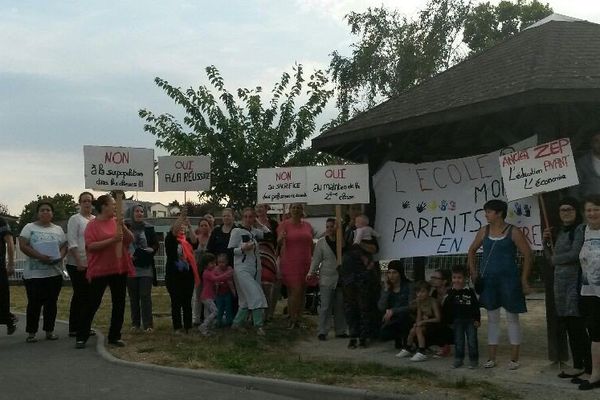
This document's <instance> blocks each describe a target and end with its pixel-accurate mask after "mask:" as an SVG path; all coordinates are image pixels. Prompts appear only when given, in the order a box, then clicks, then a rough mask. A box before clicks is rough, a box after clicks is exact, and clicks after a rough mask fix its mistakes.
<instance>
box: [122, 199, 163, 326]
mask: <svg viewBox="0 0 600 400" xmlns="http://www.w3.org/2000/svg"><path fill="white" fill-rule="evenodd" d="M127 214H128V218H127V219H126V221H127V223H128V227H129V229H130V230H131V232H132V233H133V237H134V240H133V242H132V243H131V245H130V253H131V256H132V259H133V265H134V266H135V277H130V278H127V292H128V294H129V303H130V308H131V329H132V331H133V332H138V331H139V330H140V329H143V330H144V331H145V332H147V333H151V332H152V331H153V329H154V322H153V319H152V285H154V284H156V281H155V277H156V266H155V265H154V253H156V251H158V239H157V238H156V232H155V231H154V227H153V226H152V225H150V224H148V223H146V222H145V221H144V206H143V205H141V204H134V205H133V206H132V207H131V208H130V209H129V210H127Z"/></svg>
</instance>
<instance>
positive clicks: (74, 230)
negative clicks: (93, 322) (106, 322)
mask: <svg viewBox="0 0 600 400" xmlns="http://www.w3.org/2000/svg"><path fill="white" fill-rule="evenodd" d="M92 201H94V195H93V194H91V193H90V192H83V193H81V194H80V195H79V212H78V213H77V214H75V215H72V216H71V217H70V218H69V222H68V223H67V239H68V241H69V253H68V254H67V272H68V273H69V279H70V280H71V286H72V287H73V296H72V297H71V305H70V308H69V336H70V337H75V336H77V331H78V330H79V325H80V324H81V323H82V322H83V319H84V318H85V312H86V309H87V304H88V301H89V285H90V284H89V282H88V280H87V279H86V277H85V274H86V271H87V257H86V255H85V237H84V233H85V228H86V227H87V224H88V223H89V222H90V221H91V220H93V219H94V218H96V217H95V216H94V215H93V214H92ZM91 333H92V334H95V332H91Z"/></svg>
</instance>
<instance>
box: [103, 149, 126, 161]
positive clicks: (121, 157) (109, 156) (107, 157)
mask: <svg viewBox="0 0 600 400" xmlns="http://www.w3.org/2000/svg"><path fill="white" fill-rule="evenodd" d="M104 162H105V163H108V164H129V152H128V151H123V152H115V153H113V152H112V151H107V152H106V153H105V154H104Z"/></svg>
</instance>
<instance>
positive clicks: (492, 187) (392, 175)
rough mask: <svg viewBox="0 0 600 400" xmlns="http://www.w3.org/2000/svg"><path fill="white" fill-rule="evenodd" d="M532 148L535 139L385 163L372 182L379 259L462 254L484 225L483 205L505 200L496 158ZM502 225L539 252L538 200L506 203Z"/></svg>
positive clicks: (540, 236) (540, 239)
mask: <svg viewBox="0 0 600 400" xmlns="http://www.w3.org/2000/svg"><path fill="white" fill-rule="evenodd" d="M533 144H535V137H532V138H530V139H528V140H525V141H523V142H520V143H518V144H515V145H514V146H512V147H511V148H510V149H502V150H498V151H496V152H492V153H489V154H482V155H476V156H471V157H464V158H460V159H455V160H444V161H436V162H429V163H422V164H407V163H397V162H387V163H386V164H384V166H383V167H382V168H381V170H379V171H378V172H377V174H375V175H374V177H373V188H374V191H375V197H376V200H377V204H376V206H377V216H376V220H375V228H376V229H377V231H379V233H380V234H381V240H380V242H379V246H380V251H379V257H380V258H381V259H395V258H403V257H416V256H430V255H448V254H464V253H466V252H467V250H468V248H469V245H470V244H471V242H472V241H473V239H474V238H475V235H476V233H477V231H478V230H479V229H480V228H481V227H483V226H485V225H486V224H487V221H486V219H485V212H484V210H483V205H484V204H485V202H487V201H488V200H491V199H501V200H506V194H505V189H504V186H503V184H502V176H501V173H500V165H499V164H498V157H499V156H500V155H501V154H505V153H507V152H510V153H512V152H514V151H515V150H516V149H524V148H527V147H529V146H532V145H533ZM506 220H507V222H509V223H511V224H514V225H516V226H518V227H519V228H520V229H521V230H522V231H523V233H524V234H525V236H526V238H527V240H528V242H529V244H530V245H531V247H532V248H533V249H541V248H542V246H541V242H542V235H541V227H540V215H539V208H538V203H537V201H536V200H535V199H534V198H532V197H527V198H524V199H522V200H519V201H517V202H511V203H509V208H508V215H507V219H506Z"/></svg>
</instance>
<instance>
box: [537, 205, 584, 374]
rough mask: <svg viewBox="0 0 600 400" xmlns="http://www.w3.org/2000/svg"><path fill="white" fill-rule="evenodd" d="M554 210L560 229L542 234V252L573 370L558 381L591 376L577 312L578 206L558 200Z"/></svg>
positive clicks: (580, 228) (580, 230)
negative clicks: (551, 276) (550, 270)
mask: <svg viewBox="0 0 600 400" xmlns="http://www.w3.org/2000/svg"><path fill="white" fill-rule="evenodd" d="M558 206H559V208H558V211H559V218H560V221H561V227H560V229H559V230H558V231H557V232H554V233H553V232H552V229H551V228H550V227H547V228H546V229H545V230H544V241H545V243H544V250H545V255H546V258H547V259H548V261H549V262H550V263H551V264H552V265H553V266H554V307H555V310H556V315H557V316H558V321H559V323H560V324H561V325H562V326H563V327H564V328H563V329H565V330H566V332H567V335H568V337H569V346H570V348H571V356H572V358H573V370H572V371H561V372H560V374H559V375H558V377H559V378H574V377H578V376H580V375H582V374H583V373H584V372H585V373H588V374H589V373H591V372H592V359H591V354H590V338H589V336H588V333H587V331H586V329H585V318H583V317H582V316H581V313H580V311H579V303H580V290H581V267H580V265H579V253H580V251H581V247H582V246H583V231H584V229H583V225H581V222H582V221H583V217H582V215H581V212H580V210H579V203H578V202H577V200H576V199H574V198H572V197H565V198H563V199H561V200H560V201H559V203H558ZM553 238H554V239H555V241H554V243H552V239H553Z"/></svg>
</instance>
